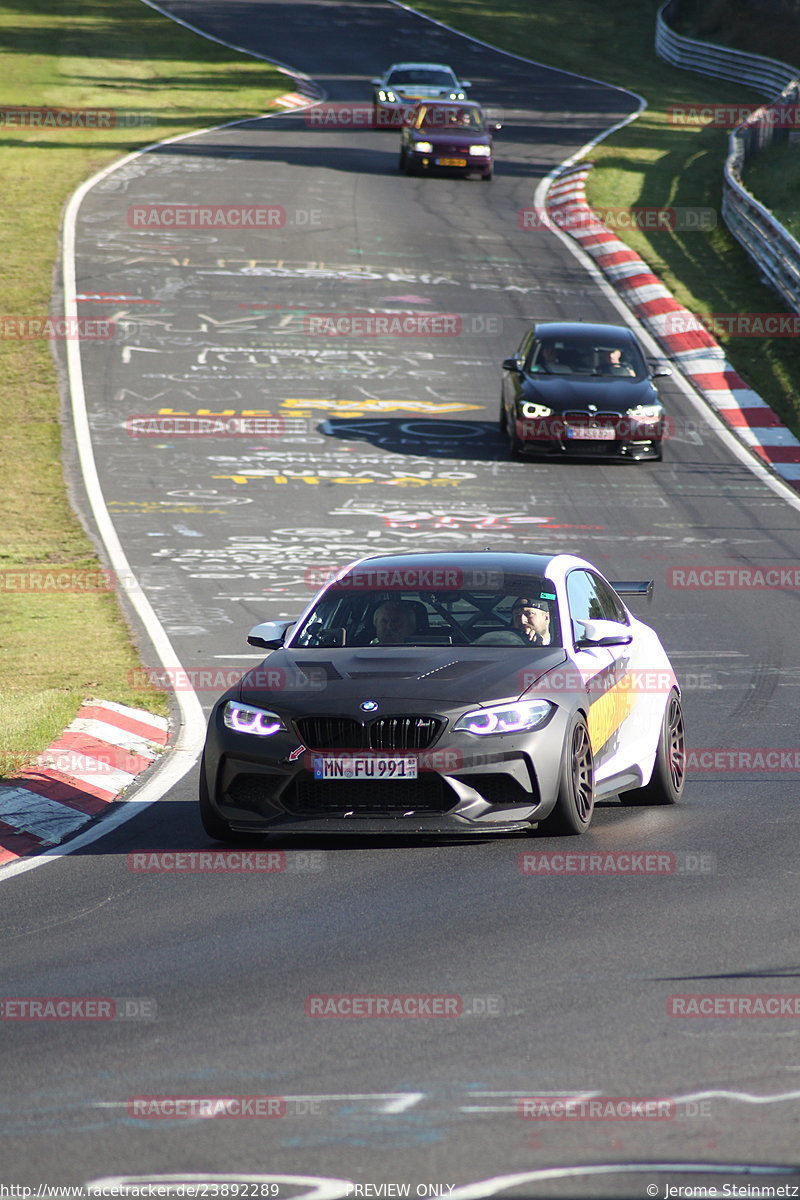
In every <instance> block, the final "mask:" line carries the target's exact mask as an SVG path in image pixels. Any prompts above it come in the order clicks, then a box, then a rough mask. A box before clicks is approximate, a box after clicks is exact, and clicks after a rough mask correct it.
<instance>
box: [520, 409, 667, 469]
mask: <svg viewBox="0 0 800 1200" xmlns="http://www.w3.org/2000/svg"><path fill="white" fill-rule="evenodd" d="M515 428H516V436H517V442H518V444H519V448H520V450H522V451H523V453H529V454H544V455H550V456H557V457H564V456H573V455H574V456H575V457H580V458H621V459H647V458H650V459H653V458H659V457H660V455H661V443H662V440H663V421H654V422H651V423H647V424H645V423H637V422H633V421H632V420H631V419H630V418H628V417H619V418H618V419H617V420H614V421H609V420H605V421H598V422H595V423H590V422H589V421H580V422H579V421H574V422H570V421H568V420H564V419H563V418H561V417H544V418H542V419H540V420H534V419H530V418H526V417H521V416H518V417H517V419H516V423H515Z"/></svg>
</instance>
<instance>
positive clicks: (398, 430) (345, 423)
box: [317, 416, 508, 462]
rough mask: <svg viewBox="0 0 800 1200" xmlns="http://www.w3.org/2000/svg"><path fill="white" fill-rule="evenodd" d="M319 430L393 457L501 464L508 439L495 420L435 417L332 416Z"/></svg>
mask: <svg viewBox="0 0 800 1200" xmlns="http://www.w3.org/2000/svg"><path fill="white" fill-rule="evenodd" d="M317 431H318V432H319V433H322V434H324V435H325V436H326V437H330V438H336V439H337V440H338V441H345V442H368V443H369V444H370V445H371V446H375V447H379V448H380V449H381V450H389V451H391V452H392V453H394V454H410V455H424V456H425V457H426V458H453V459H471V460H473V461H481V462H502V461H504V460H505V459H507V458H508V439H507V438H505V437H504V436H503V434H502V433H501V432H500V429H499V428H498V426H497V424H496V423H495V422H492V421H459V420H453V421H448V420H437V419H436V418H435V417H426V416H423V417H415V416H410V417H392V418H384V417H379V418H370V417H361V418H350V417H330V418H328V419H327V420H325V421H322V422H320V424H319V425H318V426H317Z"/></svg>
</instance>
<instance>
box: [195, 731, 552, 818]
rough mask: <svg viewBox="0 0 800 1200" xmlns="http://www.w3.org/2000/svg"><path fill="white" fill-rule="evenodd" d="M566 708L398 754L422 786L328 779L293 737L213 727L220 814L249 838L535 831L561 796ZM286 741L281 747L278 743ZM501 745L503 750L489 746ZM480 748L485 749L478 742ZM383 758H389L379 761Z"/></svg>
mask: <svg viewBox="0 0 800 1200" xmlns="http://www.w3.org/2000/svg"><path fill="white" fill-rule="evenodd" d="M566 721H567V715H566V710H558V711H557V712H556V713H555V714H554V716H553V718H552V719H551V720H550V721H549V723H548V724H547V725H546V726H545V727H543V728H542V729H540V730H536V731H534V732H530V733H525V734H523V735H520V734H502V735H498V736H497V737H491V738H481V739H480V740H479V739H478V738H476V737H474V736H472V735H469V734H464V733H462V734H452V733H451V734H450V735H449V736H448V737H447V739H446V743H447V744H446V747H445V748H442V747H440V746H438V745H437V746H435V747H434V748H432V749H430V750H426V751H408V752H405V751H398V752H397V753H401V754H403V755H406V754H407V755H408V756H413V757H416V759H417V764H418V772H419V774H418V778H417V780H416V781H414V780H408V781H396V780H392V781H388V782H380V783H379V782H376V781H372V780H358V781H353V780H343V779H342V780H340V779H337V780H334V781H320V780H315V779H314V777H313V759H314V758H315V757H319V756H322V755H323V754H328V755H335V754H337V753H338V754H343V753H346V752H341V751H338V752H337V751H322V750H314V751H312V750H303V752H302V753H301V754H300V755H299V756H297V757H296V758H295V759H294V761H289V756H290V755H291V754H296V751H297V741H296V739H294V738H292V737H291V736H290V735H288V734H287V735H276V737H275V738H274V739H272V738H271V739H270V743H272V744H271V745H270V747H269V751H270V752H269V754H266V753H265V752H264V749H263V748H261V747H259V746H253V742H254V741H256V740H257V739H255V738H253V737H252V736H251V735H247V734H237V733H234V732H232V731H230V730H227V729H226V730H224V731H222V732H221V731H220V730H218V729H217V728H212V727H210V728H209V736H208V740H207V744H206V752H205V759H204V762H205V771H206V785H207V789H208V795H209V799H210V803H211V807H212V809H213V810H214V811H215V812H216V813H217V814H218V815H219V817H221V818H222V820H224V821H225V822H227V823H228V825H230V827H231V828H232V829H233V830H235V831H237V832H241V833H251V834H252V833H270V832H280V833H296V834H303V833H343V834H344V833H346V834H356V833H358V834H366V835H369V834H378V833H384V834H394V835H397V834H401V835H402V834H405V833H409V834H411V833H415V834H422V833H431V834H437V833H445V834H471V833H472V834H481V833H487V832H507V831H511V830H519V829H526V828H529V827H530V825H531V823H534V822H536V821H538V820H540V819H544V817H546V816H547V815H548V813H549V812H550V811H551V809H552V807H553V804H554V802H555V797H556V794H557V790H558V779H559V774H560V768H561V761H562V751H563V739H564V729H565V725H566ZM279 738H280V739H282V740H283V744H280V743H279V741H278V739H279ZM488 741H491V742H494V743H495V745H494V746H492V747H489V746H487V745H486V744H485V743H486V742H488ZM476 743H477V744H476ZM374 756H376V757H379V756H380V755H377V754H376V755H374Z"/></svg>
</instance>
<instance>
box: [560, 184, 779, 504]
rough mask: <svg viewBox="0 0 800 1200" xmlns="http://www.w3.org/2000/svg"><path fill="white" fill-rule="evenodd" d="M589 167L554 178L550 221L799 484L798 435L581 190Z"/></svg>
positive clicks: (756, 446)
mask: <svg viewBox="0 0 800 1200" xmlns="http://www.w3.org/2000/svg"><path fill="white" fill-rule="evenodd" d="M591 169H592V164H591V163H582V164H579V165H577V166H574V167H568V168H567V169H566V170H565V171H563V172H562V173H561V174H560V175H558V176H557V177H556V178H555V180H554V181H553V183H552V184H551V186H550V188H549V190H548V192H547V200H546V204H547V211H548V214H549V215H550V216H551V217H552V220H553V223H554V224H555V225H557V227H558V228H559V229H560V230H561V231H562V232H564V233H568V234H569V235H570V236H571V237H573V238H574V239H575V240H576V241H577V242H579V243H580V245H581V246H582V247H583V249H584V250H585V251H586V252H587V254H589V255H591V257H592V258H593V259H594V261H595V262H596V264H597V266H598V267H599V268H600V270H601V271H602V272H603V274H604V275H606V276H607V278H608V279H609V280H610V281H611V283H612V284H613V285H614V287H615V288H616V290H617V292H618V293H619V295H620V297H621V298H622V299H623V300H624V301H625V303H626V304H627V305H628V307H629V308H631V309H632V310H633V312H634V313H635V314H636V316H637V317H638V318H639V320H640V321H641V322H642V323H643V324H644V325H645V326H646V327H647V329H649V331H650V332H651V333H652V334H653V336H654V337H655V338H656V340H657V341H658V342H659V344H660V345H661V346H663V348H664V349H665V350H666V352H667V353H668V354H669V356H670V358H671V359H672V360H673V361H674V362H675V364H676V365H677V366H678V367H679V368H680V370H681V371H682V372H683V374H684V375H686V376H687V377H688V379H689V380H690V381H691V382H692V383H693V384H694V386H695V388H696V389H697V390H698V391H699V392H700V394H701V395H702V396H703V397H704V399H705V400H706V402H707V403H708V404H709V405H710V406H711V407H712V408H713V409H714V411H715V412H717V413H718V414H719V416H720V417H721V418H722V419H723V421H725V423H726V424H727V425H728V427H729V428H730V429H731V431H732V432H733V433H734V434H735V435H736V436H737V437H738V438H739V440H740V441H742V442H744V444H745V445H746V446H748V447H749V448H750V449H751V450H752V451H753V453H755V454H756V455H758V457H759V458H760V459H761V460H762V462H764V463H766V464H767V466H769V467H771V468H772V469H773V470H774V471H775V473H776V474H777V475H779V476H780V477H781V478H782V479H783V480H784V482H785V483H787V484H789V486H790V487H792V488H794V489H795V490H796V491H800V441H798V439H797V438H796V437H795V436H794V434H793V433H792V432H791V431H790V430H789V429H787V428H786V426H785V425H784V424H783V423H782V421H781V419H780V417H779V416H778V415H777V413H775V412H773V410H772V409H771V408H770V407H769V405H768V404H767V403H766V401H764V400H762V399H761V397H760V396H759V395H758V393H757V392H754V391H753V389H752V388H750V387H748V385H747V384H746V383H745V381H744V380H743V379H742V378H741V376H740V375H738V374H737V372H736V370H735V369H734V367H733V366H731V364H730V363H729V362H728V360H727V359H726V357H725V351H724V350H723V349H722V347H721V346H720V344H719V342H717V341H715V339H714V338H713V337H712V336H711V334H710V333H709V332H708V330H706V329H705V328H703V326H702V324H701V322H700V320H699V318H698V317H696V316H695V315H694V314H693V313H691V312H689V310H688V309H686V308H684V307H683V306H682V305H681V304H679V303H678V301H677V300H676V299H675V297H674V296H673V295H672V293H671V292H669V291H668V290H667V288H666V287H665V286H664V284H663V283H662V282H661V280H660V279H659V278H658V277H657V276H656V275H654V274H653V273H652V271H651V270H650V268H649V267H648V265H647V263H645V261H644V259H642V258H640V257H639V255H638V254H637V253H636V252H635V250H631V249H630V247H629V246H626V245H625V243H624V242H623V241H621V240H620V238H618V237H617V235H616V234H614V233H612V232H611V230H610V229H609V228H608V227H607V226H606V225H604V224H603V222H602V221H601V220H600V219H599V217H597V216H596V215H595V214H594V213H593V212H592V209H591V208H590V207H589V205H588V203H587V201H586V194H585V190H584V188H585V184H586V178H587V176H588V174H589V172H590V170H591Z"/></svg>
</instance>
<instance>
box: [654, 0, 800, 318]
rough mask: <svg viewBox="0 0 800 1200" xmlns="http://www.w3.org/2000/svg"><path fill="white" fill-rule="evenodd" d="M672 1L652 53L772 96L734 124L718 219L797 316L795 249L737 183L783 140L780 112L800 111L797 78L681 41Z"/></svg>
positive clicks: (799, 268)
mask: <svg viewBox="0 0 800 1200" xmlns="http://www.w3.org/2000/svg"><path fill="white" fill-rule="evenodd" d="M677 4H678V0H666V3H665V4H662V6H661V8H660V9H659V10H658V15H657V17H656V53H657V54H658V55H659V56H660V57H661V58H663V59H665V60H666V61H667V62H669V63H672V65H673V66H675V67H681V68H683V69H684V70H686V71H697V72H698V73H699V74H701V75H712V76H714V77H716V78H718V79H728V80H731V81H733V82H735V83H740V84H745V86H747V87H751V88H752V89H753V90H754V91H756V92H758V93H759V94H761V95H765V96H769V97H773V98H774V99H773V101H772V103H771V104H768V105H765V106H764V107H762V108H759V109H757V110H756V111H755V112H753V113H752V114H751V116H749V117H748V118H747V120H746V121H743V122H742V124H741V125H738V126H737V127H736V128H735V129H734V130H733V132H732V133H731V135H730V138H729V139H728V157H727V159H726V161H725V167H724V175H723V185H722V217H723V220H724V221H725V224H726V225H727V226H728V228H729V229H730V231H731V233H732V234H733V236H734V237H735V238H736V240H737V241H738V242H740V243H741V245H742V246H743V247H744V249H745V250H746V251H747V253H748V254H749V255H750V257H751V258H752V259H753V261H754V262H755V263H756V265H757V267H758V268H759V270H760V271H761V272H762V273H763V275H764V276H765V277H766V278H767V280H768V281H769V282H770V283H771V284H772V286H773V287H774V288H775V289H776V290H777V291H778V292H779V293H780V295H781V296H782V297H783V299H784V302H785V303H786V304H787V305H788V306H789V308H792V309H794V310H795V312H800V244H798V242H797V241H796V240H795V239H794V238H793V237H792V235H791V234H790V233H789V232H788V230H787V229H785V228H784V226H783V225H781V223H780V221H777V220H776V219H775V217H774V216H773V215H772V213H771V212H770V211H769V209H767V208H765V207H764V205H763V204H759V202H758V200H756V198H755V196H753V195H752V194H751V193H750V192H748V190H747V188H746V187H745V186H744V185H743V183H742V177H741V173H742V168H743V166H744V164H745V163H746V162H747V161H749V159H751V158H752V157H753V156H754V155H755V154H757V153H758V152H759V151H760V150H763V149H764V148H765V146H768V145H770V144H771V143H772V142H773V141H775V140H776V139H777V138H785V137H787V136H788V126H789V125H791V124H797V121H796V120H794V121H792V120H791V119H786V117H785V115H784V114H783V113H782V112H781V109H784V112H785V110H786V109H788V108H790V107H793V108H794V111H795V113H796V112H797V111H800V79H798V74H800V72H798V70H797V68H795V67H792V66H790V65H789V64H788V63H784V62H779V61H778V60H777V59H775V58H763V57H762V56H761V55H758V54H747V53H745V52H744V51H743V50H730V49H728V48H727V47H725V46H715V45H713V44H712V43H710V42H699V41H696V40H695V39H694V38H687V37H683V36H682V35H681V34H678V33H676V32H675V31H674V29H671V28H670V26H669V25H668V24H667V21H668V19H669V18H670V17H671V16H672V15H674V13H675V10H676V8H677Z"/></svg>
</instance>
